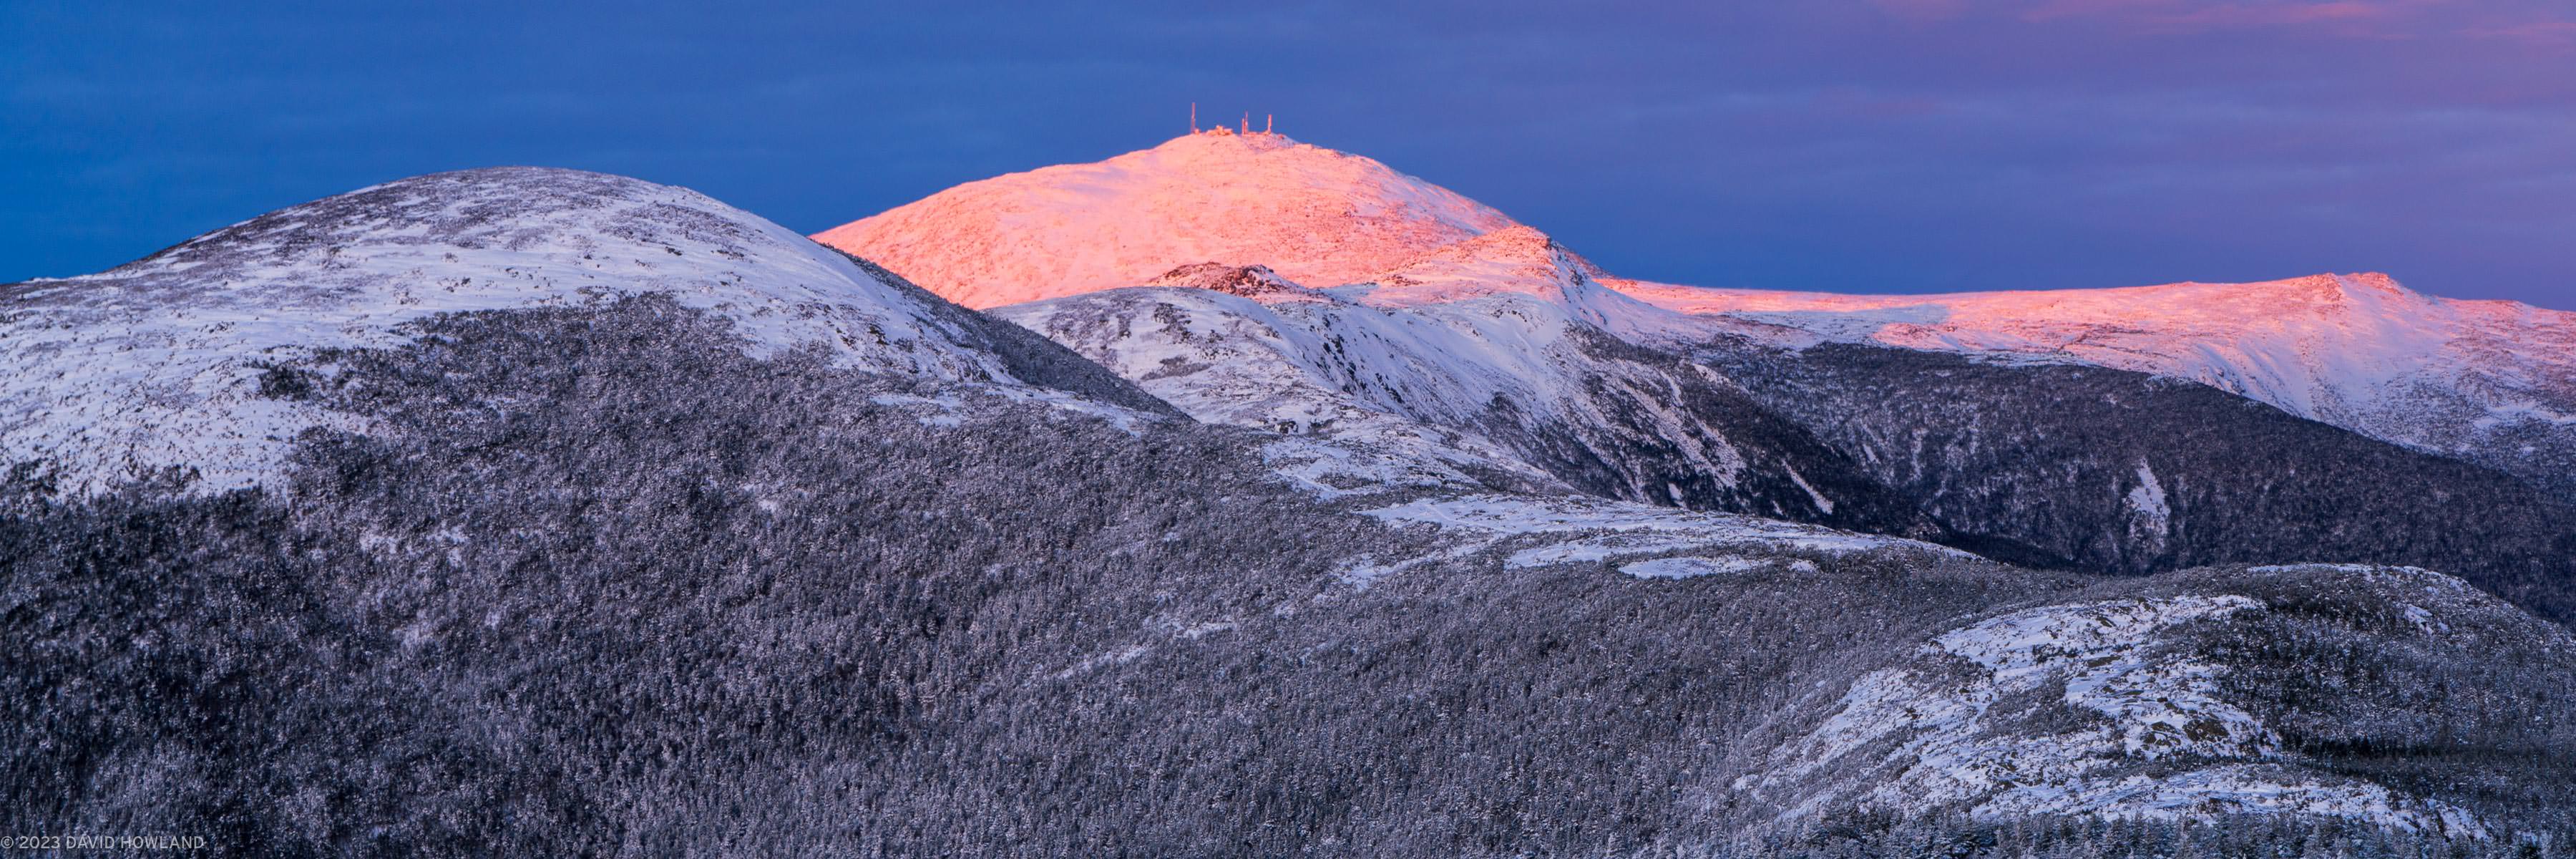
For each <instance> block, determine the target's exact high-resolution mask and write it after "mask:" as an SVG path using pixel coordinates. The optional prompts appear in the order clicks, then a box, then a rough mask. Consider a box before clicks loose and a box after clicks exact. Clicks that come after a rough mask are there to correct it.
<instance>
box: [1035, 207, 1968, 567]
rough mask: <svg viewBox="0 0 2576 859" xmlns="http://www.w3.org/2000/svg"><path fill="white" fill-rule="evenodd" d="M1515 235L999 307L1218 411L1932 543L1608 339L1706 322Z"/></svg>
mask: <svg viewBox="0 0 2576 859" xmlns="http://www.w3.org/2000/svg"><path fill="white" fill-rule="evenodd" d="M1589 271H1591V268H1590V266H1589V264H1588V263H1584V262H1583V261H1582V260H1581V258H1579V257H1576V256H1574V255H1573V254H1572V253H1570V252H1568V251H1566V250H1565V249H1564V248H1563V247H1561V246H1559V245H1558V244H1556V243H1555V242H1554V241H1552V240H1550V239H1548V238H1547V237H1546V236H1545V235H1542V234H1540V233H1539V232H1538V231H1536V230H1532V229H1530V228H1528V227H1509V228H1505V229H1502V230H1499V231H1496V232H1493V233H1489V234H1486V235H1482V236H1477V237H1474V238H1470V239H1465V240H1462V241H1459V242H1457V243H1454V244H1452V245H1449V246H1447V247H1443V248H1439V249H1435V250H1433V251H1431V252H1429V253H1426V254H1424V255H1422V256H1421V257H1418V258H1416V259H1413V260H1411V261H1408V262H1407V263H1405V264H1403V265H1400V266H1397V267H1395V268H1392V269H1389V270H1387V271H1384V272H1380V273H1378V274H1377V275H1375V276H1373V277H1372V278H1371V279H1370V281H1369V282H1366V283H1361V284H1354V285H1347V286H1339V287H1334V288H1331V289H1323V290H1316V289H1309V288H1306V287H1304V286H1302V285H1299V284H1295V283H1293V282H1290V281H1287V280H1284V279H1281V278H1279V277H1277V276H1276V275H1275V274H1272V273H1271V272H1270V271H1269V270H1268V269H1250V268H1247V269H1227V268H1225V267H1223V266H1221V265H1215V264H1203V265H1199V266H1185V267H1182V268H1179V269H1176V270H1174V271H1173V272H1171V273H1170V274H1169V275H1167V276H1166V277H1164V278H1159V279H1157V280H1158V281H1160V282H1163V283H1167V284H1170V283H1186V284H1188V285H1186V286H1161V287H1144V288H1134V289H1118V290H1107V291H1101V292H1094V293H1088V294H1084V295H1076V296H1070V297H1066V298H1058V299H1052V300H1047V301H1038V302H1031V303H1027V304H1019V305H1011V306H1007V307H1002V308H996V309H994V310H993V311H991V312H992V313H993V314H994V315H996V316H999V317H1001V318H1004V319H1009V320H1012V321H1014V322H1018V323H1020V324H1022V325H1025V326H1028V327H1029V328H1030V329H1032V330H1035V331H1038V332H1040V333H1043V334H1045V335H1047V336H1048V337H1050V338H1053V339H1055V340H1056V341H1057V342H1060V343H1063V344H1064V345H1066V346H1068V347H1070V348H1072V349H1074V350H1075V351H1077V352H1080V353H1081V354H1083V355H1085V356H1087V357H1090V358H1091V359H1093V360H1095V361H1099V362H1100V363H1102V364H1103V365H1105V366H1108V367H1110V368H1111V369H1113V370H1116V371H1117V372H1118V373H1119V374H1120V375H1122V376H1125V377H1127V378H1129V379H1131V380H1134V381H1135V382H1136V383H1137V384H1138V385H1140V386H1142V387H1144V388H1145V389H1146V390H1147V391H1149V392H1151V393H1153V394H1155V395H1156V396H1157V397H1160V398H1162V399H1163V400H1164V401H1166V402H1169V403H1172V404H1173V405H1175V406H1177V407H1179V408H1180V409H1182V410H1183V411H1185V412H1188V413H1189V414H1190V415H1191V416H1193V417H1196V418H1198V419H1200V420H1203V421H1210V422H1217V423H1228V424H1235V425H1238V426H1247V427H1256V428H1261V429H1268V430H1275V431H1279V432H1283V433H1289V434H1297V435H1309V436H1319V437H1323V438H1330V439H1337V440H1342V441H1347V442H1352V443H1357V444H1360V445H1362V446H1365V447H1369V448H1372V449H1374V450H1377V451H1379V452H1380V453H1383V454H1389V455H1395V456H1399V457H1401V458H1404V459H1406V460H1408V461H1410V462H1412V463H1414V464H1415V465H1414V467H1416V468H1421V469H1425V470H1429V471H1434V472H1449V471H1463V472H1464V473H1480V474H1487V475H1495V476H1504V477H1506V478H1507V480H1506V482H1505V483H1504V484H1501V485H1512V486H1519V487H1559V488H1562V487H1572V488H1574V489H1579V490H1581V491H1585V492H1589V493H1593V494H1596V495H1601V496H1606V497H1611V498H1620V499H1627V500H1634V501H1644V502H1649V503H1655V504H1667V505H1673V506H1680V507H1689V508H1695V509H1704V510H1732V511H1738V512H1747V513H1755V514H1760V515H1767V516H1780V517H1786V518H1792V519H1798V520H1803V521H1811V522H1827V523H1834V524H1842V525H1850V526H1856V527H1866V528H1872V529H1878V530H1886V531H1891V532H1896V533H1904V534H1908V535H1913V536H1930V535H1932V534H1933V533H1934V532H1935V531H1936V530H1937V529H1935V528H1933V527H1932V526H1931V523H1930V522H1929V521H1928V520H1925V519H1923V518H1922V517H1920V516H1918V515H1915V514H1913V513H1911V512H1910V510H1909V509H1908V505H1907V504H1905V503H1904V502H1903V501H1901V500H1899V499H1895V498H1893V497H1891V496H1890V495H1889V494H1888V493H1886V492H1883V491H1880V490H1879V489H1878V488H1877V487H1875V486H1873V485H1872V484H1871V483H1870V482H1869V481H1868V480H1866V479H1864V478H1862V477H1860V476H1859V474H1858V471H1857V469H1856V468H1855V466H1854V465H1853V464H1852V463H1851V462H1849V461H1847V460H1846V459H1844V458H1842V457H1839V456H1837V455H1835V454H1833V453H1832V452H1831V451H1829V450H1826V449H1825V448H1824V446H1823V445H1820V444H1818V443H1816V442H1815V441H1814V439H1812V438H1811V437H1810V436H1809V434H1807V433H1806V432H1804V431H1802V430H1800V429H1798V428H1796V427H1794V426H1790V425H1788V424H1787V423H1785V422H1782V421H1778V420H1775V419H1772V418H1770V417H1769V416H1768V415H1767V414H1766V413H1765V412H1764V411H1763V410H1761V409H1760V408H1757V407H1754V406H1752V405H1751V404H1750V403H1749V402H1746V401H1744V399H1743V396H1742V394H1741V393H1740V392H1739V391H1737V390H1735V389H1734V388H1733V387H1732V386H1731V385H1730V384H1728V383H1727V382H1725V380H1723V379H1719V378H1717V377H1715V376H1714V375H1713V374H1710V373H1708V372H1707V371H1706V370H1704V369H1701V368H1697V367H1695V366H1694V365H1691V364H1689V363H1688V362H1685V361H1682V360H1679V359H1678V358H1677V357H1675V356H1673V355H1670V354H1665V353H1659V352H1655V351H1652V350H1644V349H1639V348H1636V347H1634V346H1632V345H1630V344H1628V343H1627V342H1626V341H1623V340H1621V339H1619V338H1618V337H1616V336H1613V335H1611V334H1610V333H1608V332H1610V331H1623V332H1641V331H1649V330H1656V331H1660V330H1662V329H1663V327H1664V326H1668V325H1670V324H1674V323H1678V322H1686V321H1687V320H1682V319H1680V318H1679V317H1677V316H1676V315H1674V314H1671V313H1669V312H1666V311H1662V310H1659V309H1657V308H1654V307H1651V306H1648V305H1645V304H1642V303H1639V302H1637V301H1635V300H1633V299H1630V298H1627V297H1626V296H1623V295H1620V294H1618V293H1616V292H1612V291H1610V290H1608V289H1605V288H1603V287H1602V286H1600V285H1599V284H1598V283H1595V282H1594V281H1593V280H1592V278H1591V275H1590V274H1589V273H1588V272H1589Z"/></svg>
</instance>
